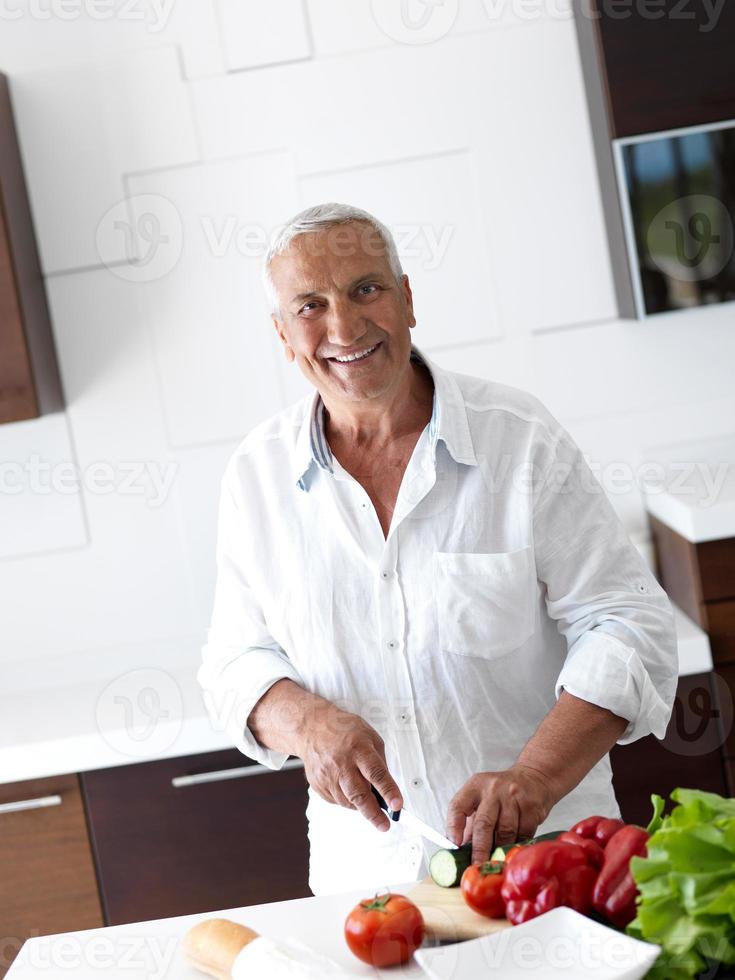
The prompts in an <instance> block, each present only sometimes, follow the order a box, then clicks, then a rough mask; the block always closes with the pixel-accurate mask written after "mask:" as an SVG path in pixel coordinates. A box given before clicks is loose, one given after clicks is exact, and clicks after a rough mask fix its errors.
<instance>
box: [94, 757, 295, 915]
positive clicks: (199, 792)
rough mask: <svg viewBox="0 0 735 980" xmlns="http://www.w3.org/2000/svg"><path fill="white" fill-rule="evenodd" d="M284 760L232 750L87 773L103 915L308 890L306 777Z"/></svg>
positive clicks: (223, 904) (222, 904)
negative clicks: (262, 761) (273, 762)
mask: <svg viewBox="0 0 735 980" xmlns="http://www.w3.org/2000/svg"><path fill="white" fill-rule="evenodd" d="M289 763H290V764H291V765H292V766H295V767H298V768H285V769H283V770H281V771H279V772H273V771H271V770H268V769H265V768H264V767H262V766H258V765H256V764H254V763H252V762H251V760H249V759H247V758H245V757H244V756H243V755H242V754H241V753H239V752H237V751H236V750H234V749H233V750H227V751H223V752H211V753H204V754H201V755H194V756H188V757H184V758H177V759H169V760H165V761H161V762H149V763H141V764H137V765H131V766H121V767H117V768H113V769H100V770H97V771H95V772H88V773H84V774H83V775H82V777H81V779H82V785H83V791H84V796H85V800H86V804H87V810H88V814H89V822H90V829H91V835H92V846H93V849H94V854H95V858H96V862H97V872H98V876H99V881H100V890H101V894H102V901H103V906H104V911H105V919H106V921H107V923H108V924H109V925H116V924H119V923H124V922H134V921H140V920H144V919H156V918H162V917H166V916H173V915H184V914H187V913H193V912H207V911H212V910H215V909H223V908H232V907H236V906H242V905H253V904H259V903H263V902H276V901H281V900H283V899H289V898H301V897H304V896H308V895H310V894H311V892H310V890H309V887H308V865H309V847H308V838H307V821H306V815H305V811H306V803H307V783H306V778H305V776H304V771H303V767H301V765H300V763H299V762H298V760H289ZM289 763H287V766H288V765H289Z"/></svg>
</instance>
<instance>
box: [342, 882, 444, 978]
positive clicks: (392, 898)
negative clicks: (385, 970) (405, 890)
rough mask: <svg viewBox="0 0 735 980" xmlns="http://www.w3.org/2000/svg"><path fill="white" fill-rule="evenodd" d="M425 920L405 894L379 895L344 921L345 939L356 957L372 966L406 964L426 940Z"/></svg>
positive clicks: (364, 903)
mask: <svg viewBox="0 0 735 980" xmlns="http://www.w3.org/2000/svg"><path fill="white" fill-rule="evenodd" d="M424 933H425V927H424V919H423V916H422V915H421V912H420V911H419V910H418V908H417V907H416V906H415V905H414V904H413V902H411V901H409V900H408V899H407V898H406V897H405V895H393V894H391V893H390V892H388V893H387V894H386V895H376V896H375V898H366V899H365V900H364V901H362V902H360V904H359V905H356V906H355V907H354V909H353V910H352V911H351V912H350V914H349V915H348V916H347V919H346V920H345V939H346V940H347V945H348V946H349V947H350V949H351V950H352V952H353V953H354V954H355V956H356V957H357V958H358V959H359V960H362V961H363V963H369V964H371V965H372V966H393V965H394V964H395V963H405V962H406V961H407V960H408V959H410V958H411V956H412V954H413V952H414V950H416V949H418V948H419V946H420V945H421V943H422V942H423V941H424Z"/></svg>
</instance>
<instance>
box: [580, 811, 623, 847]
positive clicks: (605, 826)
mask: <svg viewBox="0 0 735 980" xmlns="http://www.w3.org/2000/svg"><path fill="white" fill-rule="evenodd" d="M624 826H625V824H624V823H623V821H622V820H613V819H612V818H611V817H586V818H585V819H584V820H580V821H579V823H575V825H574V826H573V827H572V828H571V830H570V831H569V833H570V834H579V836H580V837H582V838H584V839H586V840H595V841H597V843H598V844H599V845H600V847H603V848H604V847H606V846H607V842H608V841H609V840H610V838H611V837H612V836H613V834H616V833H617V832H618V831H619V830H620V828H621V827H624Z"/></svg>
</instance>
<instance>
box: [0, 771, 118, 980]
mask: <svg viewBox="0 0 735 980" xmlns="http://www.w3.org/2000/svg"><path fill="white" fill-rule="evenodd" d="M0 868H1V869H2V872H1V873H0V928H1V929H2V933H1V936H2V946H0V977H2V976H4V975H5V972H6V970H7V968H8V967H9V966H10V962H11V960H12V959H13V958H14V957H15V956H16V955H17V953H18V950H19V949H20V947H21V945H22V943H23V941H24V940H25V939H27V938H28V937H29V936H32V935H33V936H39V935H41V936H44V935H50V934H52V933H57V932H72V931H76V930H78V929H93V928H95V927H98V926H101V925H103V921H102V909H101V906H100V900H99V894H98V892H97V881H96V878H95V870H94V863H93V860H92V851H91V848H90V845H89V838H88V835H87V824H86V820H85V817H84V807H83V804H82V797H81V793H80V790H79V779H78V777H77V776H76V775H68V776H54V777H52V778H50V779H32V780H27V781H24V782H20V783H6V784H4V785H0Z"/></svg>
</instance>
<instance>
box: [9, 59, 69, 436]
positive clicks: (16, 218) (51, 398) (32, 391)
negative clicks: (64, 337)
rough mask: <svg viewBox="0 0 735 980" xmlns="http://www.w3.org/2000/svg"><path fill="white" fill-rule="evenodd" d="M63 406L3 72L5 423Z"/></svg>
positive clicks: (43, 289)
mask: <svg viewBox="0 0 735 980" xmlns="http://www.w3.org/2000/svg"><path fill="white" fill-rule="evenodd" d="M62 408H63V397H62V387H61V380H60V377H59V371H58V366H57V361H56V353H55V348H54V342H53V334H52V330H51V321H50V318H49V311H48V304H47V301H46V291H45V287H44V282H43V277H42V275H41V269H40V265H39V260H38V252H37V249H36V239H35V234H34V230H33V222H32V220H31V211H30V205H29V202H28V195H27V192H26V185H25V180H24V177H23V168H22V165H21V157H20V151H19V148H18V141H17V137H16V132H15V125H14V121H13V110H12V105H11V101H10V91H9V88H8V81H7V79H6V77H5V76H4V75H2V74H0V423H2V422H16V421H20V420H22V419H31V418H35V417H37V416H38V415H43V414H46V413H49V412H58V411H60V410H61V409H62Z"/></svg>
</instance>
